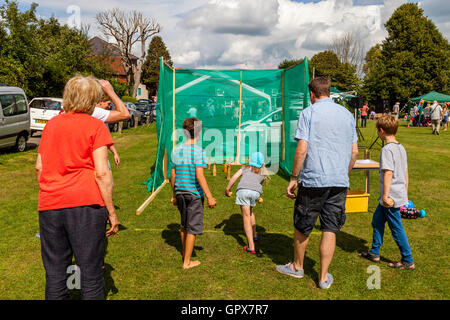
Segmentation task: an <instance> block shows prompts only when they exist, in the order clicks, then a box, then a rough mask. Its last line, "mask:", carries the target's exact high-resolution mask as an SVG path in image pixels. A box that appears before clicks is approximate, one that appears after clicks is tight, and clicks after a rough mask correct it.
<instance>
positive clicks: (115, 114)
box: [99, 80, 130, 123]
mask: <svg viewBox="0 0 450 320" xmlns="http://www.w3.org/2000/svg"><path fill="white" fill-rule="evenodd" d="M99 84H100V86H101V87H102V89H103V91H104V92H105V94H106V95H108V96H109V97H110V98H111V101H112V103H114V106H115V107H116V110H111V111H110V112H109V116H108V118H107V119H106V121H105V122H107V123H110V122H117V121H122V120H127V119H129V118H130V112H129V111H128V108H127V107H126V106H125V104H124V103H123V101H122V100H121V99H120V98H119V96H118V95H117V94H116V93H115V92H114V88H113V87H112V85H111V84H110V83H109V82H108V81H106V80H99Z"/></svg>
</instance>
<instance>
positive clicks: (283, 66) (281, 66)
mask: <svg viewBox="0 0 450 320" xmlns="http://www.w3.org/2000/svg"><path fill="white" fill-rule="evenodd" d="M302 62H303V59H292V60H289V59H284V60H283V61H282V62H281V63H280V64H279V65H278V69H287V68H289V67H292V66H295V65H297V64H300V63H302Z"/></svg>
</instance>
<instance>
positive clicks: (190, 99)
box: [144, 59, 309, 191]
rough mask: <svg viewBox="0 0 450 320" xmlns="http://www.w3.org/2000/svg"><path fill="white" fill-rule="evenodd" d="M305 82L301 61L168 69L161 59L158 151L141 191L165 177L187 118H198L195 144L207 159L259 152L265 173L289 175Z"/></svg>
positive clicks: (239, 159)
mask: <svg viewBox="0 0 450 320" xmlns="http://www.w3.org/2000/svg"><path fill="white" fill-rule="evenodd" d="M308 82H309V75H308V61H307V59H305V60H304V62H303V63H301V64H299V65H296V66H295V67H292V68H290V69H271V70H241V69H238V70H236V69H235V70H204V69H172V68H170V67H169V66H167V65H166V64H164V62H163V61H162V60H161V62H160V75H159V87H158V97H157V104H156V127H157V134H158V153H157V157H156V164H155V167H154V172H153V174H152V176H151V177H150V178H149V179H148V180H147V181H146V182H144V184H146V185H147V191H152V190H154V189H156V188H158V187H159V186H160V185H161V184H162V183H163V182H164V180H165V179H169V178H170V156H171V154H172V151H173V148H174V145H179V144H180V143H183V142H184V139H185V138H184V135H183V131H182V125H183V121H184V120H185V119H186V118H190V117H197V118H198V119H199V120H201V121H202V134H201V137H200V140H199V142H198V144H199V145H200V146H201V147H202V148H203V149H204V150H205V153H206V156H207V158H208V160H209V161H210V162H211V163H216V164H223V163H224V162H225V161H226V162H227V163H234V164H238V163H242V164H243V163H247V162H248V159H249V156H250V155H251V154H252V153H253V152H256V151H259V152H262V153H263V154H264V156H265V159H266V166H267V168H268V169H269V171H271V172H273V173H276V172H277V171H278V168H282V169H283V170H284V171H285V172H287V173H288V174H290V172H291V170H292V161H293V156H294V153H295V148H296V142H295V140H294V134H295V128H296V126H297V120H298V116H299V114H300V111H301V110H303V108H305V107H307V106H308V105H309V91H308V89H307V85H308ZM174 115H175V119H174ZM283 132H284V134H283ZM174 140H175V143H174Z"/></svg>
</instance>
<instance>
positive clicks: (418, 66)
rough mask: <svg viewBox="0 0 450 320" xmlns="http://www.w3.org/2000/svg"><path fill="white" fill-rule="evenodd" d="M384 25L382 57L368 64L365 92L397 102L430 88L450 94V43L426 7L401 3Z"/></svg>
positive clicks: (425, 91)
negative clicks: (426, 11)
mask: <svg viewBox="0 0 450 320" xmlns="http://www.w3.org/2000/svg"><path fill="white" fill-rule="evenodd" d="M385 27H386V30H387V32H388V36H387V38H386V39H385V40H384V41H383V43H382V48H381V56H378V57H377V58H376V59H375V60H374V59H373V57H369V60H370V59H372V61H370V62H369V61H367V63H366V65H367V67H368V68H369V73H368V74H367V76H366V79H365V81H364V91H365V92H368V93H369V94H370V95H371V99H375V98H377V99H379V98H382V99H390V101H391V102H394V101H396V100H399V101H407V100H408V99H409V98H410V97H414V96H419V95H422V94H424V93H427V92H429V91H431V90H436V91H440V92H444V93H450V44H449V42H448V40H447V39H445V38H444V37H443V36H442V34H441V33H440V32H439V30H438V29H437V28H436V26H435V24H434V23H433V22H432V21H431V20H430V19H428V18H427V17H425V16H424V15H423V10H422V9H421V8H419V6H418V5H417V4H415V3H407V4H404V5H401V6H400V7H399V8H397V10H396V11H395V12H394V13H393V14H392V16H391V18H390V19H389V20H388V21H387V22H386V24H385ZM377 54H378V53H376V52H372V56H373V55H377ZM366 60H367V59H366Z"/></svg>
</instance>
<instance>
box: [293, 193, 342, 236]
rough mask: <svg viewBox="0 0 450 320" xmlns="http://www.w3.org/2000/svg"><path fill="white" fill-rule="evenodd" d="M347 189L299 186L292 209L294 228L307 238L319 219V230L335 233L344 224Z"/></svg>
mask: <svg viewBox="0 0 450 320" xmlns="http://www.w3.org/2000/svg"><path fill="white" fill-rule="evenodd" d="M346 199H347V188H345V187H324V188H305V187H303V186H301V185H300V187H299V190H298V194H297V199H296V200H295V207H294V227H295V229H297V230H298V231H300V232H301V233H303V234H304V235H305V236H308V235H309V234H310V233H311V231H312V230H313V228H314V225H315V224H316V221H317V217H320V230H322V231H326V232H333V233H337V232H339V230H341V228H342V227H343V226H344V223H345V219H346V216H345V200H346Z"/></svg>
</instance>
